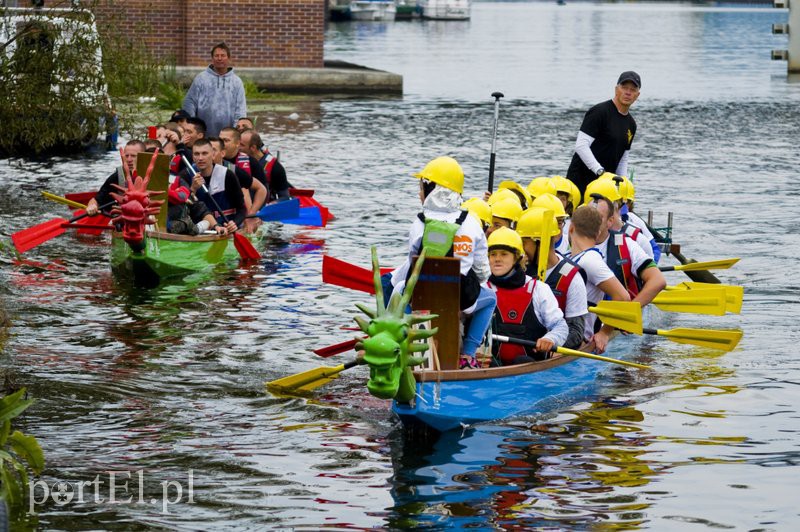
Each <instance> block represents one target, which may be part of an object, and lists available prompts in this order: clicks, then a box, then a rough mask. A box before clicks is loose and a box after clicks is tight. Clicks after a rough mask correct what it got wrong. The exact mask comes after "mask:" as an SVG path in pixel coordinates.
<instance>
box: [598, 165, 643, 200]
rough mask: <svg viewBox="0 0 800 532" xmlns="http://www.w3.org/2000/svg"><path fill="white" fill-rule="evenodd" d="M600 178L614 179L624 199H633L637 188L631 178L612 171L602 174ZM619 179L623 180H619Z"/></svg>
mask: <svg viewBox="0 0 800 532" xmlns="http://www.w3.org/2000/svg"><path fill="white" fill-rule="evenodd" d="M600 179H609V180H611V181H613V182H614V184H615V185H617V187H618V189H619V195H620V196H622V201H628V200H630V201H633V199H634V192H635V190H634V188H633V182H632V181H631V180H630V179H628V178H627V177H625V176H624V175H620V176H618V175H616V174H612V173H611V172H606V173H604V174H603V175H601V176H600ZM619 179H621V180H622V181H618V180H619Z"/></svg>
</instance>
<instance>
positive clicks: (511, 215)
mask: <svg viewBox="0 0 800 532" xmlns="http://www.w3.org/2000/svg"><path fill="white" fill-rule="evenodd" d="M491 205H492V225H491V226H490V227H489V229H487V231H486V235H487V236H488V235H491V234H492V232H493V231H495V230H497V229H499V228H501V227H507V228H509V229H514V227H516V225H517V220H519V217H520V216H521V215H522V206H521V205H520V203H519V201H518V200H517V199H516V198H505V199H502V200H500V201H497V202H495V203H493V204H491Z"/></svg>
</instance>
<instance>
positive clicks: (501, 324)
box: [486, 277, 547, 365]
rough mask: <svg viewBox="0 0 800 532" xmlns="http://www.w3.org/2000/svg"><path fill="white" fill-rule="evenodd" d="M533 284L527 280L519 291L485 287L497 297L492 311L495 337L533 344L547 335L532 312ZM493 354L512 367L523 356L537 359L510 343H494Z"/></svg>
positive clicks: (534, 281) (531, 353)
mask: <svg viewBox="0 0 800 532" xmlns="http://www.w3.org/2000/svg"><path fill="white" fill-rule="evenodd" d="M536 282H537V281H536V279H533V278H530V277H528V279H527V281H526V282H525V284H523V285H522V286H520V287H519V288H500V287H498V286H495V285H493V284H492V283H489V282H487V283H486V284H487V285H488V286H489V288H491V289H492V290H493V291H494V292H495V293H496V294H497V307H495V309H494V317H495V320H494V332H495V334H501V335H503V336H515V337H517V338H524V339H525V340H530V341H532V342H535V341H536V340H538V339H539V338H541V337H542V336H544V335H545V334H547V328H546V327H545V326H544V325H542V324H541V323H540V322H539V319H538V318H537V317H536V312H535V310H534V308H533V291H534V290H535V289H536ZM492 352H493V354H494V355H495V356H497V357H498V358H499V359H500V362H501V363H502V364H503V365H509V364H512V363H513V362H514V359H516V358H517V357H520V356H523V355H527V356H529V357H532V358H533V357H536V350H535V349H534V348H532V347H527V346H524V345H517V344H511V343H496V344H494V345H493V347H492Z"/></svg>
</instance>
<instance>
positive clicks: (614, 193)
mask: <svg viewBox="0 0 800 532" xmlns="http://www.w3.org/2000/svg"><path fill="white" fill-rule="evenodd" d="M604 175H607V176H613V177H617V176H614V174H604ZM618 179H619V178H618ZM621 185H623V184H622V183H621ZM623 189H624V186H619V187H617V183H616V182H615V181H613V180H612V179H611V177H600V178H598V179H595V180H594V181H592V182H591V183H589V185H588V186H587V187H586V199H585V202H584V203H587V204H589V203H591V202H592V198H593V196H594V195H595V194H597V195H600V196H604V197H606V198H608V199H609V200H610V201H611V202H612V203H613V207H614V211H615V214H616V215H615V216H613V217H612V219H611V226H610V227H609V229H612V230H614V231H616V232H618V233H625V235H626V236H627V237H628V238H629V239H630V240H631V241H633V242H636V244H637V247H639V248H640V249H641V250H642V251H643V252H644V254H645V255H647V256H648V258H651V259H652V258H653V248H652V247H651V246H650V242H649V240H648V239H647V237H646V236H645V235H644V233H642V232H641V231H636V230H635V228H634V227H632V226H631V227H628V228H627V230H626V228H625V227H624V224H623V222H622V218H621V217H620V216H619V213H620V208H621V206H622V204H623Z"/></svg>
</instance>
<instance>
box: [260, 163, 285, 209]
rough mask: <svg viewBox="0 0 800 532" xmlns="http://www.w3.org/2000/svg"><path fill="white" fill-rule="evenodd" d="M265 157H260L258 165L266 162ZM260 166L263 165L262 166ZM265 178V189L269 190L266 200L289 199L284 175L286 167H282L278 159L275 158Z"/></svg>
mask: <svg viewBox="0 0 800 532" xmlns="http://www.w3.org/2000/svg"><path fill="white" fill-rule="evenodd" d="M265 159H266V155H265V156H264V157H263V158H262V159H261V161H260V163H259V166H261V165H262V164H263V165H266V164H267V163H266V161H265ZM262 168H265V167H263V166H262ZM265 175H266V172H265ZM266 180H267V183H268V184H267V190H268V191H269V198H268V201H274V200H276V199H278V198H281V199H289V192H288V191H289V180H288V178H287V177H286V168H284V167H283V165H282V164H281V162H280V161H279V160H277V159H275V163H274V164H273V165H272V169H271V170H270V173H269V175H268V176H266Z"/></svg>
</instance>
